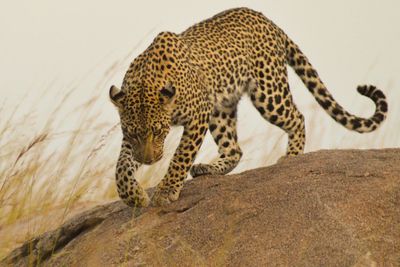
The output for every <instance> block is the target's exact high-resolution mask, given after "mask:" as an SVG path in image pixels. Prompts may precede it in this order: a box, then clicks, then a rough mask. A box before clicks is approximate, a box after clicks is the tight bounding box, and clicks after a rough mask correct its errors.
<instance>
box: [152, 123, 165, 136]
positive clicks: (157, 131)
mask: <svg viewBox="0 0 400 267" xmlns="http://www.w3.org/2000/svg"><path fill="white" fill-rule="evenodd" d="M152 131H153V135H154V136H159V135H161V134H162V133H163V131H162V129H161V125H156V126H154V127H153V129H152Z"/></svg>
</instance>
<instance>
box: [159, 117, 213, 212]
mask: <svg viewBox="0 0 400 267" xmlns="http://www.w3.org/2000/svg"><path fill="white" fill-rule="evenodd" d="M194 121H195V120H194ZM197 122H198V120H197ZM206 132H207V123H206V122H203V123H201V124H197V125H196V124H194V123H193V124H191V125H188V126H185V128H184V131H183V135H182V138H181V141H180V143H179V146H178V148H177V150H176V151H175V154H174V156H173V158H172V160H171V162H170V164H169V167H168V172H167V174H166V175H165V177H164V179H163V180H161V182H160V183H159V184H158V185H157V188H156V191H155V192H154V195H153V198H152V202H153V204H155V205H161V206H162V205H166V204H169V203H170V202H171V201H175V200H177V199H178V198H179V194H180V192H181V189H182V187H183V181H184V180H185V178H186V177H187V174H188V171H189V170H190V167H191V166H192V164H193V161H194V159H195V157H196V154H197V152H198V151H199V149H200V146H201V144H202V142H203V139H204V136H205V134H206Z"/></svg>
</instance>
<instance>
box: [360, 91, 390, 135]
mask: <svg viewBox="0 0 400 267" xmlns="http://www.w3.org/2000/svg"><path fill="white" fill-rule="evenodd" d="M357 91H358V92H359V93H360V94H361V95H364V96H366V97H369V98H371V99H372V101H374V103H375V105H376V109H375V113H374V115H373V116H372V117H371V118H370V119H366V120H363V122H364V123H363V124H364V125H363V126H364V127H360V128H359V127H357V126H356V127H353V130H356V131H358V132H371V131H374V130H375V129H376V128H378V127H379V125H380V124H381V123H382V122H383V121H384V120H385V119H386V115H387V112H388V103H387V101H386V96H385V94H384V93H383V92H382V91H381V90H380V89H378V88H377V87H376V86H374V85H360V86H358V87H357ZM361 125H362V124H359V126H361ZM353 126H354V125H353Z"/></svg>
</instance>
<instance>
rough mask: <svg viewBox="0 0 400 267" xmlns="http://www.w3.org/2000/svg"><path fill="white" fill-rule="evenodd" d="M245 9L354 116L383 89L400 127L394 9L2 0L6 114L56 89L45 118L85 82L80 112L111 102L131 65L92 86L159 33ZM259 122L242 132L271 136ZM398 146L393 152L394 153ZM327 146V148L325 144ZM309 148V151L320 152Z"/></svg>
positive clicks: (317, 3) (310, 3)
mask: <svg viewBox="0 0 400 267" xmlns="http://www.w3.org/2000/svg"><path fill="white" fill-rule="evenodd" d="M239 6H247V7H250V8H253V9H255V10H258V11H261V12H263V13H264V15H266V16H267V17H269V18H270V19H272V20H273V21H274V22H275V23H276V24H277V25H279V26H280V27H281V28H282V29H283V30H284V31H285V32H286V33H287V34H288V35H289V36H290V37H291V38H292V39H293V40H294V41H295V42H296V43H297V44H298V45H299V46H300V47H301V48H302V50H303V52H304V53H305V54H306V55H307V56H308V58H309V59H310V61H311V62H312V64H313V65H314V66H315V67H316V69H317V70H318V72H319V74H320V75H321V77H322V79H323V81H324V82H325V83H326V85H327V87H328V89H329V90H330V91H331V92H332V94H333V95H334V96H335V97H336V99H337V100H338V101H339V102H340V103H341V104H342V105H343V106H344V107H346V108H348V109H349V111H351V112H355V113H356V114H358V115H365V116H369V115H371V114H372V112H373V109H374V107H373V104H372V102H370V101H369V100H368V99H366V98H364V97H362V96H360V95H358V94H357V93H356V90H355V88H356V85H358V84H364V83H372V84H375V85H377V86H379V87H380V88H382V90H383V91H384V92H385V93H386V94H387V96H388V98H389V104H390V108H391V109H390V111H391V112H392V113H391V114H392V115H391V118H389V119H388V121H387V125H385V129H386V131H390V130H391V129H392V128H393V127H396V126H397V125H399V119H398V117H399V116H398V115H400V114H399V113H400V109H399V108H397V106H396V104H397V101H398V99H400V93H399V91H400V64H399V63H398V61H399V60H400V52H399V51H400V50H399V48H400V16H399V11H400V1H398V0H379V1H378V0H336V1H321V0H302V1H299V0H280V1H276V0H275V1H272V0H260V1H255V0H253V1H232V0H230V1H229V0H218V1H216V0H202V1H178V0H170V1H154V0H146V1H133V0H116V1H104V0H84V1H82V0H80V1H78V0H70V1H57V0H36V1H33V0H30V1H21V0H15V1H6V0H0V38H1V39H0V73H1V75H0V93H1V96H2V100H1V102H0V104H1V103H2V102H3V101H4V100H5V99H7V105H8V106H9V107H12V106H13V105H16V104H17V103H19V102H20V99H21V97H22V96H23V94H24V93H25V92H27V91H28V92H29V95H28V97H29V98H28V102H29V101H30V100H29V99H35V98H37V97H39V96H40V95H41V93H42V92H43V90H44V89H45V88H50V89H49V90H48V91H47V93H46V94H47V95H51V98H50V99H47V100H45V99H43V101H42V102H39V103H40V105H41V106H42V108H43V107H44V108H46V105H51V104H52V103H53V99H55V98H57V97H59V98H60V97H61V96H62V95H63V93H64V91H65V90H67V89H69V87H70V86H71V84H72V83H74V82H75V83H76V82H77V81H80V79H81V78H82V77H86V78H85V79H84V80H83V81H82V82H79V85H78V91H77V98H80V99H78V100H79V101H80V102H84V100H85V99H87V98H88V97H89V96H90V94H91V93H92V92H93V90H99V91H100V92H101V94H102V95H103V96H104V97H103V96H102V99H103V100H104V102H107V101H108V89H109V87H110V85H111V84H112V83H114V84H116V85H118V86H119V85H120V84H121V82H122V77H123V75H124V73H125V70H126V67H127V65H128V63H129V61H127V62H125V63H124V64H125V65H124V66H121V67H120V68H118V70H117V73H116V75H114V76H113V77H112V78H111V80H110V81H109V83H107V84H104V85H101V86H98V87H96V84H97V82H98V80H100V78H101V77H102V75H103V74H104V72H105V71H106V70H107V68H109V67H110V66H112V65H113V64H114V63H115V62H116V61H117V60H120V59H122V58H123V57H125V56H126V55H127V54H128V53H129V52H130V51H132V50H133V49H134V48H135V47H136V49H135V50H134V51H133V53H132V56H131V58H130V60H133V58H134V57H135V56H136V55H138V54H139V53H140V52H141V51H143V50H144V49H145V48H146V47H147V46H148V45H149V43H150V42H151V40H152V39H153V38H154V37H155V35H156V34H157V33H158V32H160V31H163V30H168V31H173V32H177V33H179V32H181V31H183V30H184V29H185V28H187V27H189V26H191V25H192V24H194V23H195V22H198V21H201V20H203V19H206V18H208V17H210V16H213V15H215V14H216V13H218V12H220V11H222V10H225V9H228V8H233V7H239ZM291 74H292V75H291V78H290V82H291V87H292V92H293V94H294V99H295V102H296V103H297V104H298V106H299V108H300V110H302V111H303V113H304V115H305V117H306V121H307V118H309V116H310V114H311V111H310V110H309V107H310V105H315V100H314V99H313V98H312V97H311V96H310V94H309V93H308V92H307V90H306V89H305V87H304V86H303V85H302V84H301V83H300V81H299V80H298V79H297V78H296V77H295V76H294V75H293V73H292V72H291ZM44 98H45V97H44ZM35 103H36V102H35ZM243 106H244V107H245V108H243V109H244V110H247V109H249V107H248V106H246V105H243ZM7 110H10V109H6V110H5V111H3V112H7ZM317 110H318V114H319V113H320V114H321V118H323V120H326V121H327V122H328V123H329V125H332V126H329V127H333V128H332V129H333V130H334V131H336V130H337V131H339V133H342V132H344V133H346V134H347V132H345V131H346V130H345V129H344V128H342V127H340V126H336V123H335V122H334V121H333V120H331V119H330V118H329V117H328V116H326V115H325V114H324V111H323V110H322V109H317ZM245 112H247V111H242V113H241V114H245ZM251 112H253V111H251ZM313 112H314V111H313ZM3 114H4V113H3ZM251 114H253V113H251ZM254 114H255V113H254ZM241 116H244V115H241ZM252 116H253V115H252ZM318 116H319V115H318ZM102 117H105V118H107V119H108V120H111V121H117V120H118V117H117V115H116V112H115V110H114V109H113V107H112V106H111V105H109V104H108V103H107V104H104V111H103V112H102ZM0 119H1V115H0ZM261 122H262V119H260V118H259V117H255V118H254V120H250V121H249V122H247V123H253V124H252V125H247V124H245V123H242V124H239V127H248V128H249V129H251V131H249V134H248V135H250V134H252V133H253V132H263V133H265V132H266V131H270V128H265V127H267V125H268V123H266V122H263V123H261ZM259 124H262V125H263V126H260V127H261V128H260V127H258V125H259ZM264 125H265V126H264ZM257 127H258V128H257ZM268 127H269V126H268ZM307 127H308V128H309V127H310V126H307ZM397 127H398V126H397ZM266 129H268V130H266ZM271 129H272V128H271ZM307 131H308V132H311V131H312V130H309V129H307ZM382 131H384V130H382ZM239 133H240V131H239ZM245 135H246V134H243V136H245ZM327 136H328V139H329V138H330V137H329V135H327ZM349 136H351V137H352V136H353V135H349ZM356 136H357V138H361V137H359V135H356ZM363 138H364V137H363ZM393 140H394V141H391V142H390V143H389V145H396V144H398V143H396V142H397V141H396V140H395V139H393ZM307 142H308V141H307ZM326 142H327V145H326V146H328V147H329V140H327V141H326ZM310 143H311V142H308V144H309V146H308V148H309V149H310V148H311V149H315V148H314V147H313V146H312V143H311V144H310ZM350 145H351V143H349V144H348V145H347V146H350ZM398 145H400V144H398Z"/></svg>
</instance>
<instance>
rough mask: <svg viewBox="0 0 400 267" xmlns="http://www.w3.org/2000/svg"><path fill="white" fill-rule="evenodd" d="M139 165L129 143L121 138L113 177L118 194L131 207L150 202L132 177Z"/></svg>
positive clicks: (146, 204)
mask: <svg viewBox="0 0 400 267" xmlns="http://www.w3.org/2000/svg"><path fill="white" fill-rule="evenodd" d="M140 166H141V163H139V162H137V161H135V160H134V158H133V153H132V147H131V145H130V144H129V143H128V142H126V141H125V140H122V145H121V152H120V154H119V158H118V162H117V167H116V172H115V178H116V182H117V191H118V195H119V196H120V198H121V199H122V200H123V201H124V202H125V204H127V205H128V206H131V207H146V206H148V205H149V203H150V199H149V197H148V195H147V193H146V191H145V190H144V189H143V188H142V187H141V186H140V184H139V183H138V181H137V180H136V179H135V178H134V174H135V172H136V171H137V169H138V168H139V167H140Z"/></svg>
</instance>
